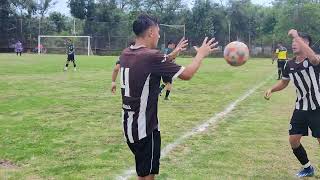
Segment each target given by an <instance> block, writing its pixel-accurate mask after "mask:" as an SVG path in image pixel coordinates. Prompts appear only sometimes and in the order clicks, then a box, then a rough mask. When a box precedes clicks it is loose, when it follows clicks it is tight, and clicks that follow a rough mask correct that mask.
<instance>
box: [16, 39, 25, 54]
mask: <svg viewBox="0 0 320 180" xmlns="http://www.w3.org/2000/svg"><path fill="white" fill-rule="evenodd" d="M14 51H15V52H16V53H17V56H18V55H19V54H20V56H21V54H22V51H23V47H22V43H21V42H20V41H18V42H17V43H16V44H15V45H14Z"/></svg>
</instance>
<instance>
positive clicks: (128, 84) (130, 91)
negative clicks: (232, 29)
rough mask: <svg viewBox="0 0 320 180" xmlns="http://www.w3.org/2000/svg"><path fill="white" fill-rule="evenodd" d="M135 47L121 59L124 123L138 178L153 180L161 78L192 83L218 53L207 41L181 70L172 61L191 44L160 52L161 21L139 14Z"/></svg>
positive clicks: (158, 147)
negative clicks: (209, 60) (191, 80)
mask: <svg viewBox="0 0 320 180" xmlns="http://www.w3.org/2000/svg"><path fill="white" fill-rule="evenodd" d="M132 29H133V31H134V33H135V35H136V44H135V46H131V47H129V48H126V49H125V50H123V52H122V54H121V56H120V75H121V78H120V83H121V95H122V121H123V130H124V135H125V138H126V140H127V144H128V146H129V148H130V150H131V151H132V153H133V154H134V157H135V163H136V172H137V175H138V179H145V180H149V179H154V178H155V175H156V174H158V173H159V167H160V151H161V136H160V128H159V119H158V97H159V96H158V95H159V86H160V80H161V77H162V76H167V77H170V78H173V79H175V78H180V79H182V80H190V79H191V78H192V77H193V75H194V74H195V73H196V72H197V71H198V69H199V68H200V65H201V63H202V60H203V59H204V58H205V57H206V56H208V55H209V54H210V53H211V52H214V51H216V50H217V48H216V46H217V44H218V43H214V39H211V40H208V38H205V39H204V41H203V44H202V45H201V47H199V48H198V47H195V49H196V51H197V55H196V56H195V57H194V59H193V60H192V62H191V63H190V64H189V65H188V66H186V67H182V66H180V65H177V64H175V63H173V62H172V60H173V59H175V58H176V56H177V55H178V54H179V52H181V51H183V50H185V49H186V46H187V45H188V43H187V40H184V38H183V39H182V40H181V41H180V42H179V43H178V44H177V47H176V48H175V49H174V50H173V52H171V53H170V54H168V55H166V54H163V53H161V52H160V51H159V50H157V49H156V48H157V45H158V41H159V38H160V35H159V31H160V29H159V23H158V21H157V20H156V19H155V18H153V17H150V16H148V15H140V16H138V18H137V19H136V20H135V21H134V22H133V28H132Z"/></svg>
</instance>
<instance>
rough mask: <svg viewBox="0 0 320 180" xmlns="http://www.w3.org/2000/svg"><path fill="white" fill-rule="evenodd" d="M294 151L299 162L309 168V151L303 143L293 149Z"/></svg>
mask: <svg viewBox="0 0 320 180" xmlns="http://www.w3.org/2000/svg"><path fill="white" fill-rule="evenodd" d="M292 151H293V154H294V155H295V156H296V157H297V159H298V160H299V162H300V163H301V164H302V165H303V166H304V168H308V167H309V166H310V162H309V159H308V155H307V152H306V150H305V149H304V148H303V146H302V144H300V146H299V147H298V148H296V149H292Z"/></svg>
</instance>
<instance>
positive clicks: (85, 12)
mask: <svg viewBox="0 0 320 180" xmlns="http://www.w3.org/2000/svg"><path fill="white" fill-rule="evenodd" d="M0 2H1V3H0V46H1V47H6V46H8V44H9V42H10V41H12V39H14V38H16V39H21V40H22V41H25V42H26V43H27V44H28V43H30V44H32V43H34V41H35V39H36V37H37V35H38V34H39V33H41V34H51V35H70V34H73V33H77V34H78V35H90V36H96V37H106V36H107V35H108V34H112V35H113V36H114V37H122V36H132V32H131V22H132V21H133V20H134V19H135V17H136V16H137V15H138V14H140V13H142V12H144V13H148V14H151V15H153V16H156V17H158V19H159V21H160V22H161V23H164V24H180V25H185V27H186V37H187V38H188V39H189V40H190V42H191V43H199V41H201V39H203V37H204V36H211V37H216V39H217V40H218V41H219V42H220V44H222V45H225V44H226V43H228V42H229V41H234V40H241V41H244V42H246V43H247V44H248V45H249V46H265V45H272V44H274V43H275V42H279V41H282V42H284V43H289V39H288V38H287V32H288V30H289V29H292V28H295V29H297V30H299V31H303V32H306V33H310V34H311V35H312V36H313V38H314V41H315V42H314V43H316V44H315V46H317V47H318V45H319V43H317V40H318V39H320V35H319V33H318V32H319V27H320V1H319V0H274V1H273V2H272V3H271V4H266V5H256V4H253V3H252V2H251V1H250V0H228V1H223V0H195V1H194V4H193V5H192V6H191V5H189V4H185V3H183V2H184V1H182V0H69V2H68V6H69V8H70V14H71V17H69V16H65V15H63V14H61V13H60V12H59V10H58V9H57V10H55V11H54V12H51V13H48V12H49V10H50V8H52V7H53V5H54V4H55V1H54V0H40V1H38V0H0ZM74 19H76V20H74ZM38 22H39V23H40V24H39V23H38ZM76 22H77V27H76V28H74V24H75V23H76ZM78 22H81V23H78ZM39 27H40V28H39ZM75 29H76V31H75ZM109 38H110V37H109Z"/></svg>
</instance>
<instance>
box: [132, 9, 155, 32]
mask: <svg viewBox="0 0 320 180" xmlns="http://www.w3.org/2000/svg"><path fill="white" fill-rule="evenodd" d="M158 24H159V22H158V20H157V19H156V18H154V17H151V16H149V15H147V14H140V15H139V16H138V17H137V19H136V20H135V21H134V22H133V25H132V30H133V32H134V33H135V34H136V35H137V36H141V35H142V34H143V33H144V32H146V30H148V29H149V28H150V27H152V26H157V25H158Z"/></svg>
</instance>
